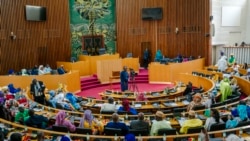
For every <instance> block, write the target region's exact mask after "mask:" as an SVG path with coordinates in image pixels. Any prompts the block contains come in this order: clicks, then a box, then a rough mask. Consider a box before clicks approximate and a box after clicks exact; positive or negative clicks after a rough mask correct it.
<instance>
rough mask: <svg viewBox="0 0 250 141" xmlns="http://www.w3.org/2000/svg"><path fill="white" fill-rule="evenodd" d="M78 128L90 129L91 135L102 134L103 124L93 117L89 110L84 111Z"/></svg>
mask: <svg viewBox="0 0 250 141" xmlns="http://www.w3.org/2000/svg"><path fill="white" fill-rule="evenodd" d="M79 127H82V128H91V129H92V131H93V134H95V135H96V134H102V132H103V128H104V126H103V124H102V123H101V122H100V121H98V119H96V118H95V117H94V116H93V115H92V111H91V110H85V111H84V115H83V117H82V119H81V121H80V124H79Z"/></svg>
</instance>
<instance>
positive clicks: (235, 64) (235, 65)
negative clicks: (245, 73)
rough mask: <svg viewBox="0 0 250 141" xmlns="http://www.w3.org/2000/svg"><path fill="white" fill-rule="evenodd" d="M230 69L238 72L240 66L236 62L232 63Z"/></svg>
mask: <svg viewBox="0 0 250 141" xmlns="http://www.w3.org/2000/svg"><path fill="white" fill-rule="evenodd" d="M231 68H232V69H233V70H234V71H239V68H240V66H239V65H238V64H237V62H234V64H233V65H232V66H231Z"/></svg>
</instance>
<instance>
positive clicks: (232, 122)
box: [226, 115, 240, 129]
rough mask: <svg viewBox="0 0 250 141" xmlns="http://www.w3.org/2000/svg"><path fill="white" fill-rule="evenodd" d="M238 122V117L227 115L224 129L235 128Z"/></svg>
mask: <svg viewBox="0 0 250 141" xmlns="http://www.w3.org/2000/svg"><path fill="white" fill-rule="evenodd" d="M239 122H240V119H239V118H234V117H233V115H228V116H227V122H226V129H230V128H235V127H236V126H237V125H238V123H239Z"/></svg>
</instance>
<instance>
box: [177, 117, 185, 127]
mask: <svg viewBox="0 0 250 141" xmlns="http://www.w3.org/2000/svg"><path fill="white" fill-rule="evenodd" d="M185 121H186V119H185V118H183V117H182V118H180V119H179V120H178V122H179V124H180V126H182V125H183V123H184V122H185Z"/></svg>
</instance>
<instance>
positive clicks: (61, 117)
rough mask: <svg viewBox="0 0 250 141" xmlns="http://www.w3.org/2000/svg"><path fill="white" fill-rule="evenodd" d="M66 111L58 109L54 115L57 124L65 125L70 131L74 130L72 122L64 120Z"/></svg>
mask: <svg viewBox="0 0 250 141" xmlns="http://www.w3.org/2000/svg"><path fill="white" fill-rule="evenodd" d="M66 116H67V115H66V113H65V111H62V110H61V111H59V112H58V113H57V115H56V123H55V125H57V126H66V127H67V128H68V130H69V131H70V132H74V131H75V129H76V127H75V125H74V124H72V123H71V122H70V121H69V120H66V119H65V118H66Z"/></svg>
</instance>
